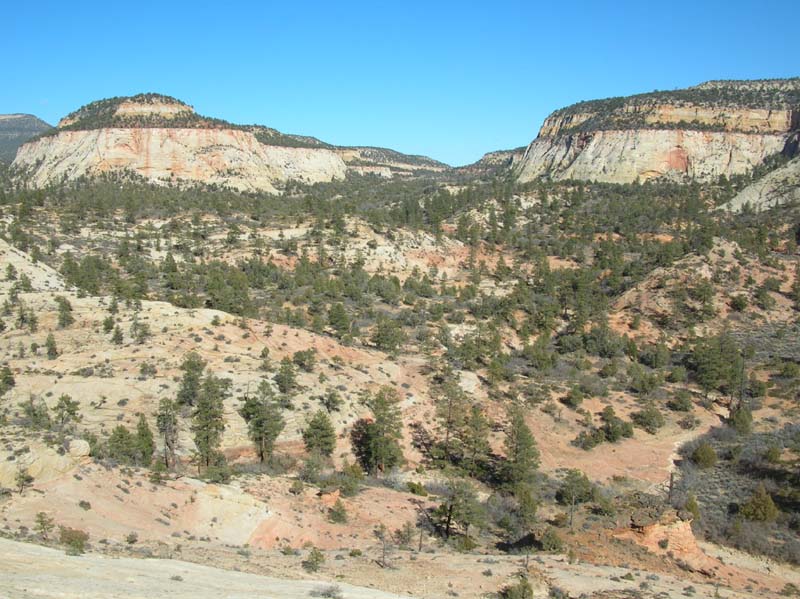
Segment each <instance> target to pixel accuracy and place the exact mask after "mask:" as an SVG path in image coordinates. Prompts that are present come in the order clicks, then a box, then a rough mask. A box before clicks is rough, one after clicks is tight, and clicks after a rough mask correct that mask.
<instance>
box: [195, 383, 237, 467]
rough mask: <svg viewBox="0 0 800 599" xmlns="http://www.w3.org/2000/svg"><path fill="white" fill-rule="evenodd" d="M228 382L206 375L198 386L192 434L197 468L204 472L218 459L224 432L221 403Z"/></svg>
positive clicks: (226, 391) (226, 393) (226, 390)
mask: <svg viewBox="0 0 800 599" xmlns="http://www.w3.org/2000/svg"><path fill="white" fill-rule="evenodd" d="M228 387H229V385H228V381H223V380H222V379H220V378H218V377H217V376H215V375H213V374H208V375H206V376H205V378H204V379H203V381H202V384H201V385H200V391H199V393H198V395H197V402H196V406H195V409H194V412H193V413H192V432H194V444H195V446H196V447H197V456H198V467H199V466H204V467H205V468H206V470H208V468H210V467H211V466H212V465H214V463H215V462H216V461H217V460H218V459H219V457H220V454H219V446H220V444H221V443H222V433H223V431H224V430H225V413H224V407H223V402H224V400H225V397H226V396H227V395H228Z"/></svg>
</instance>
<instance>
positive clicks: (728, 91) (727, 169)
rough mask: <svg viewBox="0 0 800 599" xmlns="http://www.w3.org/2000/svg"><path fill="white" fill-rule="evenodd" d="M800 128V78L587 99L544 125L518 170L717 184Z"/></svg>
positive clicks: (521, 173) (524, 176)
mask: <svg viewBox="0 0 800 599" xmlns="http://www.w3.org/2000/svg"><path fill="white" fill-rule="evenodd" d="M799 127H800V79H791V80H779V81H749V82H709V83H705V84H703V85H700V86H697V87H694V88H689V89H686V90H678V91H675V92H653V93H650V94H641V95H638V96H631V97H628V98H611V99H608V100H595V101H591V102H582V103H579V104H576V105H574V106H570V107H567V108H564V109H561V110H558V111H556V112H555V113H553V114H552V115H550V116H549V117H548V118H547V119H546V120H545V122H544V124H543V125H542V127H541V129H540V131H539V135H538V137H537V138H536V139H535V140H534V141H533V142H532V143H531V144H530V145H529V146H528V148H527V149H526V151H525V154H524V156H523V158H522V159H521V160H520V161H519V163H518V165H517V167H516V172H517V174H518V177H519V180H520V181H522V182H525V181H531V180H533V179H537V178H540V177H548V178H551V179H556V180H562V179H579V180H590V181H601V182H608V183H631V182H634V181H645V180H649V179H657V178H666V179H671V180H678V181H686V180H692V179H694V180H700V181H710V180H713V179H715V178H717V177H719V176H720V175H725V176H730V175H737V174H742V173H746V172H748V171H749V170H751V169H752V168H753V167H755V166H757V165H758V164H760V163H761V162H763V160H764V159H765V158H766V157H768V156H770V155H772V154H775V153H778V152H783V151H784V150H786V149H787V142H788V141H789V139H790V137H791V134H792V132H793V131H795V130H797V129H798V128H799Z"/></svg>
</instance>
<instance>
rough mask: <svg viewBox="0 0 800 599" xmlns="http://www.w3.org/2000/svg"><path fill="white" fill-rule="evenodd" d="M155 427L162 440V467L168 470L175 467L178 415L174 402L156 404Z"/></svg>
mask: <svg viewBox="0 0 800 599" xmlns="http://www.w3.org/2000/svg"><path fill="white" fill-rule="evenodd" d="M156 427H157V428H158V432H159V433H160V434H161V436H162V437H163V438H164V465H165V466H166V467H167V468H170V467H172V466H174V465H175V448H176V447H177V445H178V415H177V410H176V405H175V402H174V401H172V400H171V399H166V398H165V399H162V400H161V401H160V402H159V403H158V414H156Z"/></svg>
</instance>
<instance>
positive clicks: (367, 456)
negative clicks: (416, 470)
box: [350, 386, 404, 476]
mask: <svg viewBox="0 0 800 599" xmlns="http://www.w3.org/2000/svg"><path fill="white" fill-rule="evenodd" d="M399 402H400V397H399V395H398V393H397V391H396V390H395V389H394V388H393V387H388V386H384V387H381V388H380V389H379V390H378V392H377V393H375V394H374V395H369V396H368V397H367V399H366V402H365V403H366V405H367V407H368V408H369V409H370V410H371V411H372V418H371V419H369V418H362V419H360V420H358V421H357V422H356V423H355V424H354V425H353V430H352V432H351V435H350V438H351V442H352V445H353V452H354V453H355V454H356V457H357V458H358V461H359V463H360V464H361V467H362V468H364V470H365V471H367V472H369V473H370V474H373V475H376V476H377V475H378V474H379V473H381V472H386V471H387V470H390V469H392V468H394V467H395V466H399V465H400V464H402V463H403V461H404V458H403V451H402V449H401V448H400V443H399V442H398V441H399V440H400V439H401V438H402V430H403V422H402V419H401V417H400V408H399V406H398V404H399Z"/></svg>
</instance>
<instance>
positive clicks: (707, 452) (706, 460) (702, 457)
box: [692, 441, 717, 468]
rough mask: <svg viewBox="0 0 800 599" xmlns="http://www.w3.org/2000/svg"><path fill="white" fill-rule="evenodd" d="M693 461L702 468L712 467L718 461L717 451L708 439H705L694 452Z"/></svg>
mask: <svg viewBox="0 0 800 599" xmlns="http://www.w3.org/2000/svg"><path fill="white" fill-rule="evenodd" d="M692 461H693V462H694V463H695V464H697V465H698V466H699V467H700V468H712V467H713V466H715V465H716V463H717V452H716V451H714V448H713V447H712V446H711V443H709V442H708V441H703V442H702V443H700V445H698V446H697V447H696V448H695V450H694V451H693V452H692Z"/></svg>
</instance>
